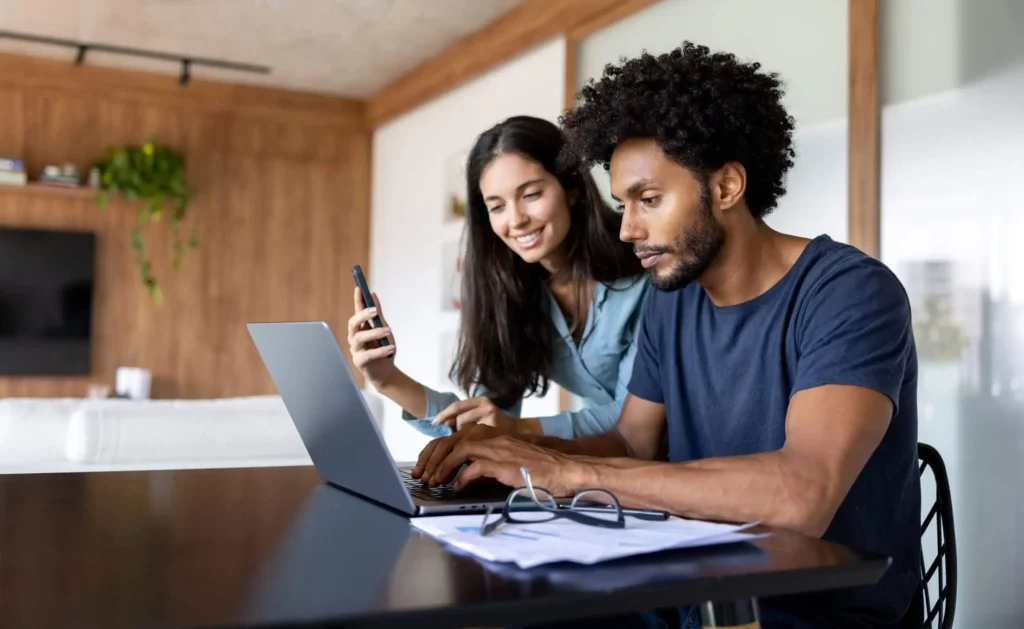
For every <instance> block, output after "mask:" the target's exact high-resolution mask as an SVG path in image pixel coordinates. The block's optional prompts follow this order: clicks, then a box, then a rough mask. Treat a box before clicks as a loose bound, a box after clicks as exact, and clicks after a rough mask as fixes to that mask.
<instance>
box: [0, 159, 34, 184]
mask: <svg viewBox="0 0 1024 629" xmlns="http://www.w3.org/2000/svg"><path fill="white" fill-rule="evenodd" d="M27 183H28V176H27V175H26V174H25V163H24V162H22V161H21V160H20V159H10V158H4V157H0V184H7V185H15V186H24V185H25V184H27Z"/></svg>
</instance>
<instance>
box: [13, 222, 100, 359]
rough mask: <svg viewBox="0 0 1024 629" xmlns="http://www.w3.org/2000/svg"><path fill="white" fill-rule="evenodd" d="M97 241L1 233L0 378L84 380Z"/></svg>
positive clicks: (87, 236) (65, 234)
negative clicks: (66, 377)
mask: <svg viewBox="0 0 1024 629" xmlns="http://www.w3.org/2000/svg"><path fill="white" fill-rule="evenodd" d="M95 258H96V236H95V235H94V234H91V233H87V232H71V231H50V230H39V229H12V228H6V227H0V375H5V376H41V375H61V376H64V375H87V374H88V373H89V367H90V360H91V355H90V354H91V351H90V350H91V345H92V300H93V285H94V282H95V277H94V274H95V266H96V261H95Z"/></svg>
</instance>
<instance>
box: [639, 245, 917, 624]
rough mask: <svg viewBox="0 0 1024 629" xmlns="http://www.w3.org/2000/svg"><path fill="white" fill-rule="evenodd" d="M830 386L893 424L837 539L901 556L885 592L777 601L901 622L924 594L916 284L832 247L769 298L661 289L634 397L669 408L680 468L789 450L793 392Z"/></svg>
mask: <svg viewBox="0 0 1024 629" xmlns="http://www.w3.org/2000/svg"><path fill="white" fill-rule="evenodd" d="M826 384H844V385H857V386H862V387H868V388H871V389H874V390H877V391H880V392H882V393H884V394H885V395H887V396H888V397H889V398H890V399H891V400H892V403H893V413H894V415H893V418H892V421H891V422H890V425H889V429H888V431H887V432H886V434H885V437H884V438H883V439H882V442H881V444H880V445H879V446H878V449H877V450H876V451H875V452H874V454H873V455H872V456H871V458H870V459H869V460H868V463H867V465H866V466H865V467H864V469H863V471H862V472H861V474H860V476H859V477H858V478H857V480H856V482H854V484H853V486H852V488H851V489H850V492H849V494H848V495H847V497H846V499H845V500H844V501H843V503H842V505H841V506H840V507H839V510H838V512H837V513H836V515H835V518H834V519H833V520H832V523H831V525H830V526H829V528H828V530H827V532H826V533H825V535H824V536H823V537H824V539H827V540H833V541H836V542H839V543H842V544H845V545H847V546H850V547H853V548H858V549H861V550H865V551H873V552H877V553H881V554H885V555H889V556H891V557H892V558H893V563H892V565H891V566H890V568H889V570H888V571H887V572H886V574H885V575H884V576H883V578H882V580H881V582H880V583H879V584H878V585H875V586H870V587H862V588H850V589H844V590H837V591H833V592H826V593H823V594H808V595H801V596H799V597H784V598H776V599H766V600H765V601H763V603H764V604H765V605H767V606H771V607H776V608H778V609H781V610H785V611H787V612H790V613H792V614H793V615H796V616H798V617H802V618H805V619H807V620H809V621H811V622H812V623H814V625H815V626H816V627H819V629H822V628H825V627H832V626H835V627H843V628H852V627H860V626H865V627H876V626H886V625H889V624H896V623H897V622H898V621H899V618H900V617H901V616H902V615H903V613H904V612H905V610H906V609H907V607H908V605H909V603H910V600H911V598H912V596H913V594H914V592H915V588H916V587H917V584H918V581H919V579H918V576H917V575H918V572H917V570H918V561H919V559H918V558H919V555H920V544H921V541H920V533H919V527H920V517H921V507H920V502H921V490H920V480H919V476H918V468H917V353H916V350H915V346H914V338H913V332H912V329H911V319H910V305H909V302H908V299H907V295H906V292H905V291H904V290H903V286H902V285H901V284H900V282H899V280H897V279H896V277H895V275H893V273H892V272H891V271H890V270H889V269H888V268H887V267H886V266H885V265H883V264H882V263H881V262H879V261H877V260H875V259H873V258H870V257H868V256H867V255H865V254H863V253H862V252H860V251H859V250H857V249H855V248H853V247H851V246H848V245H844V244H842V243H837V242H834V241H833V240H831V239H830V238H828V237H827V236H819V237H818V238H816V239H814V240H813V241H811V242H810V243H809V244H808V245H807V247H806V248H805V249H804V251H803V253H802V254H801V255H800V257H799V259H798V260H797V261H796V263H795V264H794V265H793V267H792V268H791V269H790V270H789V272H788V273H787V274H786V275H785V276H784V277H783V278H782V279H781V280H779V281H778V282H777V283H776V284H775V285H774V286H772V288H770V289H769V290H768V291H767V292H765V293H764V294H762V295H760V296H758V297H756V298H754V299H752V300H750V301H747V302H744V303H741V304H737V305H734V306H726V307H719V306H716V305H715V304H714V303H712V301H711V300H710V299H709V298H708V296H707V294H706V293H705V292H704V289H703V288H702V287H701V286H700V285H699V284H697V283H696V282H694V283H692V284H690V285H689V286H687V287H685V288H682V289H680V290H677V291H673V292H661V291H652V292H651V293H649V294H648V297H647V303H646V305H645V312H644V320H643V328H642V329H641V331H640V334H639V338H638V344H637V355H636V363H635V365H634V367H633V377H632V380H631V381H630V384H629V391H630V392H631V393H632V394H633V395H636V396H637V397H640V398H643V399H645V400H649V401H652V402H657V403H660V404H664V405H665V412H666V417H667V424H666V430H667V435H668V448H669V458H670V460H671V461H689V460H693V459H702V458H708V457H721V456H730V455H742V454H751V453H756V452H767V451H773V450H777V449H779V448H781V447H782V445H783V442H784V441H785V438H786V410H787V408H788V406H789V400H790V398H791V396H793V394H795V393H796V392H798V391H801V390H803V389H809V388H812V387H817V386H821V385H826Z"/></svg>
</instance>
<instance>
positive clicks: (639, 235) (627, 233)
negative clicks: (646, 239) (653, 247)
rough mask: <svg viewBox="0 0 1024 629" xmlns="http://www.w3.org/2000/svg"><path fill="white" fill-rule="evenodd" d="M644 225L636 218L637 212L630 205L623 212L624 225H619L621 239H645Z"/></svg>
mask: <svg viewBox="0 0 1024 629" xmlns="http://www.w3.org/2000/svg"><path fill="white" fill-rule="evenodd" d="M642 227H643V226H642V225H641V224H640V221H638V220H637V219H636V213H635V212H633V211H631V210H630V209H629V208H628V207H627V208H626V209H625V211H623V212H622V225H620V226H619V240H621V241H623V242H636V241H638V240H642V239H643V236H644V234H643V228H642Z"/></svg>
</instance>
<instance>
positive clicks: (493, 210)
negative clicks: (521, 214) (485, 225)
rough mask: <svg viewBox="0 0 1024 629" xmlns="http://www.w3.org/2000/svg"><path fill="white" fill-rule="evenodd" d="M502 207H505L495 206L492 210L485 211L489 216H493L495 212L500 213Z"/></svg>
mask: <svg viewBox="0 0 1024 629" xmlns="http://www.w3.org/2000/svg"><path fill="white" fill-rule="evenodd" d="M503 207H505V206H504V205H495V206H494V207H492V208H488V210H487V211H488V212H490V213H491V214H494V213H495V212H500V211H501V208H503Z"/></svg>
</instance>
